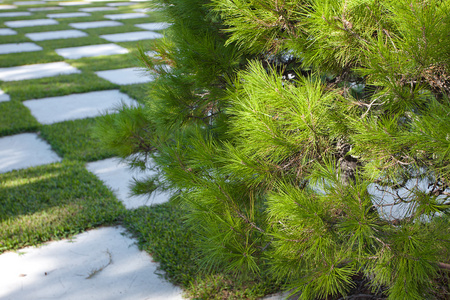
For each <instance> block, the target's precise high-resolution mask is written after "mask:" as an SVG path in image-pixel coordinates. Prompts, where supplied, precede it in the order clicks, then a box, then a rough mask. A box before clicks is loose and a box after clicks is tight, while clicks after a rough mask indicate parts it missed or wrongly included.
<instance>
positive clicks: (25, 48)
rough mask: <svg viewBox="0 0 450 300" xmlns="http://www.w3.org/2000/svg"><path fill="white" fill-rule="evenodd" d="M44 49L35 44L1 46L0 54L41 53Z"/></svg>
mask: <svg viewBox="0 0 450 300" xmlns="http://www.w3.org/2000/svg"><path fill="white" fill-rule="evenodd" d="M41 50H42V47H41V46H38V45H36V44H33V43H15V44H0V54H9V53H21V52H33V51H41Z"/></svg>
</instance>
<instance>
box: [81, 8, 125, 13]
mask: <svg viewBox="0 0 450 300" xmlns="http://www.w3.org/2000/svg"><path fill="white" fill-rule="evenodd" d="M111 10H117V8H116V7H84V8H80V9H79V11H84V12H96V11H111Z"/></svg>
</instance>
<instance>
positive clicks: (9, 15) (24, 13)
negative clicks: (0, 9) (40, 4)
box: [0, 11, 31, 18]
mask: <svg viewBox="0 0 450 300" xmlns="http://www.w3.org/2000/svg"><path fill="white" fill-rule="evenodd" d="M27 16H31V13H30V12H27V11H18V12H7V13H0V18H12V17H27Z"/></svg>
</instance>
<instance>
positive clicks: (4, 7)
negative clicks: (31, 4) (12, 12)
mask: <svg viewBox="0 0 450 300" xmlns="http://www.w3.org/2000/svg"><path fill="white" fill-rule="evenodd" d="M16 8H17V6H15V5H9V4H1V5H0V10H4V9H16Z"/></svg>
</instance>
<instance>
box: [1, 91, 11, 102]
mask: <svg viewBox="0 0 450 300" xmlns="http://www.w3.org/2000/svg"><path fill="white" fill-rule="evenodd" d="M9 100H11V98H10V97H9V95H8V94H6V93H5V92H4V91H2V90H0V102H5V101H9Z"/></svg>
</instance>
